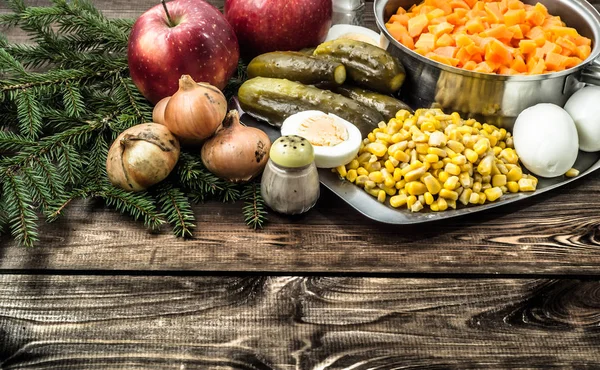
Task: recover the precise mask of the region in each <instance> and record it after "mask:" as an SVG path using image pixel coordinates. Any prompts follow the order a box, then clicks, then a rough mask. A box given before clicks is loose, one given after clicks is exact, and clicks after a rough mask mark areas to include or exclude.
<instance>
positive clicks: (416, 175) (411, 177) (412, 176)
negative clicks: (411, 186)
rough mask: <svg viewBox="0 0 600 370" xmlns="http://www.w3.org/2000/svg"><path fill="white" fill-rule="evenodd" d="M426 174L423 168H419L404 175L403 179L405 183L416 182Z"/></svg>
mask: <svg viewBox="0 0 600 370" xmlns="http://www.w3.org/2000/svg"><path fill="white" fill-rule="evenodd" d="M425 172H427V170H426V169H425V167H420V168H417V169H415V170H412V171H409V172H408V173H407V174H406V175H404V179H405V180H406V181H416V180H418V179H420V178H421V176H423V175H424V174H425Z"/></svg>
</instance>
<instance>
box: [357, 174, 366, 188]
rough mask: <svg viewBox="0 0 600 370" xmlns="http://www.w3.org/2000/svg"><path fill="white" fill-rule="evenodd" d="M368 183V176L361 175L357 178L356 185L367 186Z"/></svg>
mask: <svg viewBox="0 0 600 370" xmlns="http://www.w3.org/2000/svg"><path fill="white" fill-rule="evenodd" d="M367 181H369V176H367V175H360V176H358V177H357V178H356V185H358V186H365V184H366V183H367Z"/></svg>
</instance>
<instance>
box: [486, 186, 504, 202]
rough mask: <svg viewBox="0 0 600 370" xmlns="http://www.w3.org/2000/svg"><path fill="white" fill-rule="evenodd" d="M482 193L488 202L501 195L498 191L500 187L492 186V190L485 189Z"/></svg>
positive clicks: (500, 191)
mask: <svg viewBox="0 0 600 370" xmlns="http://www.w3.org/2000/svg"><path fill="white" fill-rule="evenodd" d="M484 193H485V197H486V199H487V200H489V201H490V202H493V201H495V200H497V199H498V198H500V197H501V196H502V194H503V193H502V189H500V187H498V186H494V187H493V188H490V189H486V190H485V191H484Z"/></svg>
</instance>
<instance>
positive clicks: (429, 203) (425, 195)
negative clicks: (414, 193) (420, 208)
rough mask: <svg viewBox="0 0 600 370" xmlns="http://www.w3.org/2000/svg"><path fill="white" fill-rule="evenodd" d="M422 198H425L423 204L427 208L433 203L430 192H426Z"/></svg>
mask: <svg viewBox="0 0 600 370" xmlns="http://www.w3.org/2000/svg"><path fill="white" fill-rule="evenodd" d="M423 198H425V204H427V205H428V206H429V205H431V204H432V203H433V201H434V198H433V195H432V194H431V193H430V192H426V193H425V194H423Z"/></svg>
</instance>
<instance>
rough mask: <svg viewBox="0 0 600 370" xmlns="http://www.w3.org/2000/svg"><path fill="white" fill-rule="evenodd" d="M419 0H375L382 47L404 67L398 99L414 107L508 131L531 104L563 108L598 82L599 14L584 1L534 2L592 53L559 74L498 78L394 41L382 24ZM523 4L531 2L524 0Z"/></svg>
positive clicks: (546, 0)
mask: <svg viewBox="0 0 600 370" xmlns="http://www.w3.org/2000/svg"><path fill="white" fill-rule="evenodd" d="M420 2H421V0H418V1H412V0H375V2H374V9H375V18H376V21H377V26H378V27H379V29H380V30H381V32H382V33H383V34H384V35H385V37H386V38H387V39H388V40H389V42H390V44H389V46H388V48H387V50H388V51H389V52H390V53H391V54H392V55H395V56H397V57H398V58H399V59H400V61H401V62H402V64H403V65H404V67H405V69H406V80H405V83H404V85H403V86H402V90H401V92H400V98H401V99H402V100H404V101H405V102H407V103H408V104H409V105H411V106H413V107H415V108H421V107H424V108H429V107H440V108H442V109H444V111H447V112H455V111H456V112H459V113H461V115H462V116H464V117H472V118H475V119H477V120H479V121H480V122H488V123H491V124H495V125H498V126H501V127H505V128H507V129H512V126H513V124H514V121H515V120H516V118H517V116H518V115H519V113H521V112H522V111H523V110H524V109H526V108H528V107H531V106H532V105H535V104H537V103H554V104H557V105H559V106H561V107H562V106H564V104H565V103H566V102H567V100H568V99H569V97H570V96H571V95H572V94H573V93H574V92H575V91H577V90H578V89H580V88H582V87H583V86H584V85H585V84H586V83H589V84H595V85H600V59H598V56H599V55H600V14H599V13H598V11H597V10H596V9H595V8H594V7H593V6H592V5H590V4H589V3H587V2H586V1H585V0H539V2H540V3H542V4H544V5H545V6H546V7H547V8H548V11H549V12H550V14H553V15H558V16H560V17H561V19H562V20H563V22H565V23H566V24H567V26H570V27H574V28H576V29H577V31H578V32H579V33H580V34H581V35H583V36H585V37H588V38H590V39H592V45H593V49H592V53H591V54H590V56H589V57H588V58H587V59H586V60H585V61H583V63H581V64H580V65H578V66H576V67H573V68H570V69H567V70H565V71H561V72H551V73H547V74H543V75H533V76H525V75H523V76H503V75H496V74H487V73H480V72H472V71H467V70H463V69H460V68H456V67H451V66H448V65H445V64H442V63H439V62H436V61H433V60H431V59H428V58H426V57H424V56H421V55H419V54H417V53H415V52H414V51H412V50H410V49H409V48H407V47H405V46H404V45H402V44H401V43H399V42H398V41H396V40H395V39H394V38H393V37H392V35H390V33H389V32H388V31H387V29H386V28H385V23H386V22H387V21H388V19H389V18H390V17H391V16H392V15H393V14H395V13H396V10H397V9H398V7H400V6H402V7H404V8H405V9H408V8H409V7H410V6H411V5H413V4H415V3H420ZM524 2H525V3H534V4H535V3H536V2H538V1H536V0H534V1H528V0H525V1H524Z"/></svg>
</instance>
